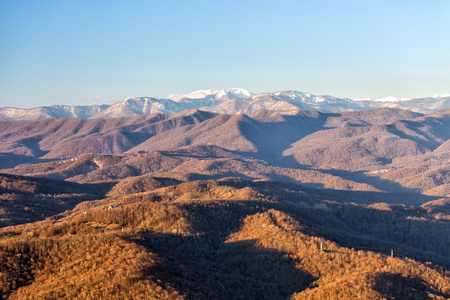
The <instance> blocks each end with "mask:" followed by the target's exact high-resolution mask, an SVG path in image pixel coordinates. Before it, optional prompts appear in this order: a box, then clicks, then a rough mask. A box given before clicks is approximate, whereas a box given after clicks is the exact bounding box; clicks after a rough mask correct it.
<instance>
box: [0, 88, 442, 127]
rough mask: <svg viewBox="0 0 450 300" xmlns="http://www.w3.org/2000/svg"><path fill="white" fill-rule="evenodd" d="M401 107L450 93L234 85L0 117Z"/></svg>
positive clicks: (421, 106) (2, 112)
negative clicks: (332, 92)
mask: <svg viewBox="0 0 450 300" xmlns="http://www.w3.org/2000/svg"><path fill="white" fill-rule="evenodd" d="M382 107H387V108H399V109H405V110H410V111H414V112H419V113H431V112H433V111H436V110H440V109H445V108H450V95H442V96H435V97H428V98H417V99H401V100H400V99H397V98H393V97H389V98H385V99H378V100H373V99H366V100H358V101H356V100H351V99H347V98H337V97H333V96H328V95H322V96H316V95H312V94H309V93H303V92H299V91H296V90H292V91H283V92H275V93H261V94H253V93H251V92H249V91H246V90H243V89H239V88H234V89H229V90H215V89H212V90H200V91H196V92H193V93H190V94H187V95H169V96H168V97H167V98H166V99H157V98H151V97H132V98H128V99H126V100H124V101H122V102H118V103H115V104H112V105H109V106H108V105H92V106H65V105H53V106H47V107H38V108H32V109H19V108H13V107H4V108H0V120H4V121H18V120H41V119H46V118H61V117H69V118H81V119H111V118H122V117H132V116H135V115H142V114H152V113H164V114H174V113H179V112H181V111H184V110H187V109H201V110H204V111H210V112H215V113H223V114H250V113H254V112H256V111H258V110H261V109H265V110H293V109H304V110H317V111H320V112H345V111H360V110H366V109H373V108H382Z"/></svg>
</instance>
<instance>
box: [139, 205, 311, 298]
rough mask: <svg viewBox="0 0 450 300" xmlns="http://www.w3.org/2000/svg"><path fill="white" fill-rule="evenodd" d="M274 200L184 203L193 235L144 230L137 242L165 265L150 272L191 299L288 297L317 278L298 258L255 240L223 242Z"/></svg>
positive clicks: (149, 273) (149, 272) (149, 271)
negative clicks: (266, 246) (265, 247)
mask: <svg viewBox="0 0 450 300" xmlns="http://www.w3.org/2000/svg"><path fill="white" fill-rule="evenodd" d="M275 206H276V204H273V203H267V202H261V201H239V202H237V201H236V202H234V201H233V202H228V201H211V202H208V203H198V204H196V203H190V204H186V205H183V206H182V207H183V210H186V211H187V212H188V214H189V215H190V218H189V219H190V220H192V222H191V225H192V230H193V232H197V233H198V234H196V235H190V236H183V235H177V234H159V233H147V234H143V235H142V236H143V239H141V240H138V242H139V243H141V244H142V245H144V246H145V247H146V248H147V249H148V250H149V251H150V252H153V253H156V254H157V255H158V256H159V257H160V258H162V259H163V261H164V263H163V264H160V265H158V266H156V267H154V268H152V269H149V270H148V275H152V274H153V275H156V277H157V278H159V279H161V280H162V281H163V282H166V283H167V284H170V285H171V286H173V287H175V288H176V289H177V290H178V291H179V292H180V293H182V294H186V295H187V297H188V298H189V299H286V298H289V297H290V296H291V295H292V294H294V293H296V292H300V291H302V290H304V289H306V288H307V287H308V285H309V284H310V283H311V282H312V281H313V280H315V279H314V278H313V277H312V276H311V275H310V274H309V273H305V272H303V271H301V270H299V269H297V268H295V266H296V264H298V263H299V261H296V260H294V259H293V258H291V257H289V256H287V255H286V254H285V253H282V252H280V251H277V250H274V249H261V248H256V247H255V246H254V243H255V241H254V240H245V241H238V242H225V241H226V239H227V237H228V236H229V235H230V234H231V233H233V232H236V231H238V230H239V228H240V227H241V225H242V221H243V219H244V218H245V217H246V216H248V215H253V214H255V213H258V212H263V211H266V210H268V209H270V208H272V207H275Z"/></svg>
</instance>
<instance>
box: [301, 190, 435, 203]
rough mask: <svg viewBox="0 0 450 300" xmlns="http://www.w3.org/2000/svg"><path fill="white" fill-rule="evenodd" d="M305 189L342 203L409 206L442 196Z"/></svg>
mask: <svg viewBox="0 0 450 300" xmlns="http://www.w3.org/2000/svg"><path fill="white" fill-rule="evenodd" d="M304 190H305V191H307V192H309V193H311V194H314V195H317V196H319V197H321V198H323V199H327V200H332V201H336V202H341V203H351V202H354V203H357V204H373V203H388V204H404V205H408V206H411V205H412V206H420V205H422V204H424V203H427V202H429V201H433V200H437V199H440V198H442V197H439V196H427V195H423V194H419V193H382V192H361V191H343V190H332V189H313V188H308V187H305V188H304Z"/></svg>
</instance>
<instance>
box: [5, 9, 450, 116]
mask: <svg viewBox="0 0 450 300" xmlns="http://www.w3.org/2000/svg"><path fill="white" fill-rule="evenodd" d="M0 42H1V47H0V106H14V107H23V108H28V107H36V106H43V105H51V104H68V105H90V104H94V103H95V104H100V103H113V102H118V101H122V100H124V99H125V98H127V97H130V96H153V97H158V98H160V97H164V96H166V95H168V94H170V93H179V94H185V93H189V92H192V91H195V90H199V89H210V88H216V89H228V88H232V87H241V88H244V89H247V90H250V91H252V92H254V93H260V92H275V91H281V90H291V89H297V90H300V91H303V92H309V93H313V94H319V95H320V94H329V95H334V96H338V97H348V98H366V97H372V98H382V97H386V96H390V95H391V96H396V97H407V98H411V97H424V96H433V95H437V94H444V93H450V50H449V49H450V1H448V0H430V1H415V0H412V1H397V0H391V1H384V0H377V1H371V0H368V1H360V0H358V1H356V0H355V1H346V0H343V1H321V0H317V1H311V0H308V1H301V0H300V1H294V0H293V1H288V0H278V1H265V0H259V1H245V0H240V1H233V0H230V1H225V0H223V1H215V0H182V1H177V0H166V1H164V0H161V1H150V0H149V1H138V0H128V1H125V0H123V1H116V0H105V1H100V0H76V1H75V0H72V1H69V0H67V1H66V0H58V1H51V0H50V1H48V0H40V1H36V0H32V1H31V0H30V1H25V0H1V1H0Z"/></svg>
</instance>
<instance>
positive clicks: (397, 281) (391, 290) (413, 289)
mask: <svg viewBox="0 0 450 300" xmlns="http://www.w3.org/2000/svg"><path fill="white" fill-rule="evenodd" d="M374 280H375V283H374V286H373V288H374V289H375V290H376V291H378V292H379V293H380V294H381V295H382V296H383V298H385V299H429V298H430V295H429V294H428V292H429V291H430V288H431V287H430V286H429V285H427V284H425V283H424V282H423V281H422V280H421V279H420V278H417V277H412V276H408V277H406V276H402V275H401V274H391V273H378V274H376V275H375V277H374ZM430 292H432V293H433V294H435V295H437V296H440V297H443V299H444V298H445V299H448V298H449V297H450V294H449V293H445V294H444V293H441V292H440V291H437V290H435V289H432V288H431V291H430Z"/></svg>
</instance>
